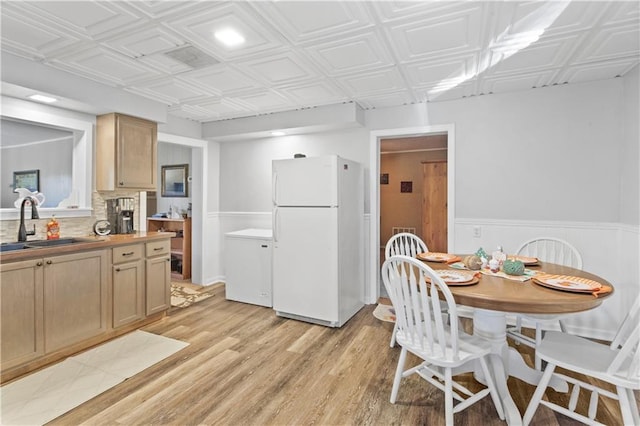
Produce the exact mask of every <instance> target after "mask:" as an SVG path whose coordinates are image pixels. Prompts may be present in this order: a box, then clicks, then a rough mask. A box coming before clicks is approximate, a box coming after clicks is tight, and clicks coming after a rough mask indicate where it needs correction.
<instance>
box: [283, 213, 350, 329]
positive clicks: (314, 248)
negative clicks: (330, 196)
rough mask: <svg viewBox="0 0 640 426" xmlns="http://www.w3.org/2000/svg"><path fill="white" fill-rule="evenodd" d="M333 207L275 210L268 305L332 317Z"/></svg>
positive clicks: (310, 315)
mask: <svg viewBox="0 0 640 426" xmlns="http://www.w3.org/2000/svg"><path fill="white" fill-rule="evenodd" d="M337 210H338V209H337V208H305V207H301V208H296V207H283V208H277V209H275V211H274V229H273V236H274V240H273V309H275V310H276V311H277V312H280V313H288V314H294V315H298V316H303V317H308V318H313V319H318V320H321V321H328V322H337V321H338V320H339V318H338V255H337V253H338V247H337V244H338V243H337V241H338V239H337V232H338V231H337V221H338V214H337Z"/></svg>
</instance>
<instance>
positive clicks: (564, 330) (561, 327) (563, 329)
mask: <svg viewBox="0 0 640 426" xmlns="http://www.w3.org/2000/svg"><path fill="white" fill-rule="evenodd" d="M558 324H560V331H562V332H563V333H566V332H567V326H566V325H565V324H564V322H562V321H560V320H558Z"/></svg>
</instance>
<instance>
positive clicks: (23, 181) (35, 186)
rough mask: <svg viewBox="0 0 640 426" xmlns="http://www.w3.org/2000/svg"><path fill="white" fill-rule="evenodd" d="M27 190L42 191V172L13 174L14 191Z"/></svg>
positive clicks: (28, 171) (25, 171)
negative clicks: (18, 189) (17, 189)
mask: <svg viewBox="0 0 640 426" xmlns="http://www.w3.org/2000/svg"><path fill="white" fill-rule="evenodd" d="M16 188H26V189H28V190H29V191H31V192H38V191H40V170H22V171H20V172H13V189H16Z"/></svg>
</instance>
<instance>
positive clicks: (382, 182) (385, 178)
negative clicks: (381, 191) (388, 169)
mask: <svg viewBox="0 0 640 426" xmlns="http://www.w3.org/2000/svg"><path fill="white" fill-rule="evenodd" d="M388 184H389V173H382V174H381V175H380V185H388Z"/></svg>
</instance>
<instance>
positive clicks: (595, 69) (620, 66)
mask: <svg viewBox="0 0 640 426" xmlns="http://www.w3.org/2000/svg"><path fill="white" fill-rule="evenodd" d="M637 64H638V62H637V61H636V60H631V59H630V60H620V61H616V62H613V61H609V62H603V63H596V64H586V65H575V66H572V67H570V68H569V69H568V70H567V71H566V72H565V73H564V74H563V75H562V76H561V77H560V80H561V81H567V82H569V83H583V82H587V81H595V80H606V79H610V78H615V77H616V76H619V75H624V73H626V72H627V71H629V70H630V69H631V68H633V67H634V66H637Z"/></svg>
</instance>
